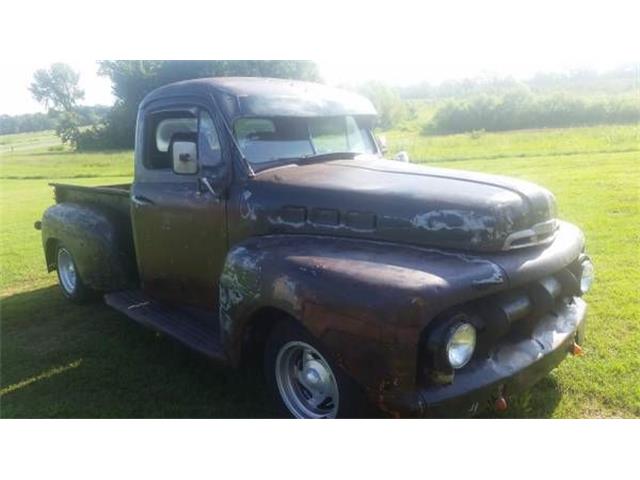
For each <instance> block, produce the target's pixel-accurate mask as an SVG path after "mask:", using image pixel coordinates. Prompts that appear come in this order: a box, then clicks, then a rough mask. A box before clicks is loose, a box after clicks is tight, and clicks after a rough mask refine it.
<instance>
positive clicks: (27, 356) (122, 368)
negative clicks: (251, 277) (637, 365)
mask: <svg viewBox="0 0 640 480" xmlns="http://www.w3.org/2000/svg"><path fill="white" fill-rule="evenodd" d="M1 314H2V315H1V322H2V323H1V333H2V335H1V339H0V341H1V353H0V355H1V357H0V365H1V368H2V371H1V374H2V375H1V382H2V383H1V384H0V417H2V418H13V417H17V418H48V417H62V418H271V417H274V416H275V411H274V409H273V407H272V406H271V404H270V402H269V398H268V396H267V393H266V390H265V388H264V385H263V383H262V381H261V377H260V375H259V372H251V373H248V372H238V371H235V370H232V369H228V368H224V367H221V366H219V365H216V364H215V363H213V362H211V361H209V360H207V359H205V358H204V357H201V356H199V355H197V354H195V353H192V352H190V351H189V350H188V349H187V348H185V347H183V346H181V345H179V344H177V343H176V342H174V341H172V340H171V339H169V338H165V337H163V336H160V335H158V334H156V333H155V332H153V331H150V330H148V329H145V328H144V327H141V326H139V325H137V324H135V323H134V322H132V321H131V320H129V319H127V318H126V317H124V316H122V315H120V314H118V313H116V312H114V311H112V310H111V309H110V308H108V307H106V306H105V305H103V304H102V303H100V302H97V303H93V304H89V305H82V306H77V305H72V304H70V303H69V302H67V301H66V300H65V299H64V298H63V297H62V295H61V294H60V292H59V291H58V288H57V287H55V286H51V287H46V288H41V289H38V290H33V291H30V292H26V293H19V294H15V295H12V296H9V297H6V298H3V299H2V311H1ZM559 399H560V390H559V388H558V385H557V383H556V382H555V380H554V379H553V377H546V378H545V379H543V380H542V381H541V382H540V383H539V384H538V385H536V386H535V387H534V389H532V390H531V391H530V392H526V393H523V394H520V395H519V396H517V397H515V398H513V401H512V402H511V408H510V409H509V410H508V411H507V412H506V413H504V414H495V413H493V412H491V411H485V412H483V413H481V414H480V415H479V416H481V417H513V418H545V417H549V416H550V415H551V414H552V413H553V411H554V409H555V407H556V405H557V403H558V401H559Z"/></svg>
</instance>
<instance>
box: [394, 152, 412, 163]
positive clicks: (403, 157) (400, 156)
mask: <svg viewBox="0 0 640 480" xmlns="http://www.w3.org/2000/svg"><path fill="white" fill-rule="evenodd" d="M393 159H394V160H395V161H397V162H403V163H409V154H408V153H407V152H405V151H404V150H403V151H401V152H398V153H396V154H395V155H394V157H393Z"/></svg>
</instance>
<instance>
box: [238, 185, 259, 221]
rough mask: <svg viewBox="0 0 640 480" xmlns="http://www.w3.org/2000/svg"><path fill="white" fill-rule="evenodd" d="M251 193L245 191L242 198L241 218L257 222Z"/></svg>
mask: <svg viewBox="0 0 640 480" xmlns="http://www.w3.org/2000/svg"><path fill="white" fill-rule="evenodd" d="M251 195H252V194H251V192H250V191H248V190H245V191H244V192H242V195H241V196H240V216H241V217H242V218H243V219H245V220H256V218H257V217H256V211H255V206H254V205H253V204H252V203H251V201H250V200H251Z"/></svg>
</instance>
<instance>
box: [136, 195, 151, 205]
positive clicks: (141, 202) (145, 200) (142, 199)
mask: <svg viewBox="0 0 640 480" xmlns="http://www.w3.org/2000/svg"><path fill="white" fill-rule="evenodd" d="M131 201H132V202H133V204H134V205H135V206H137V207H142V206H145V205H153V200H149V199H148V198H147V197H143V196H141V195H132V196H131Z"/></svg>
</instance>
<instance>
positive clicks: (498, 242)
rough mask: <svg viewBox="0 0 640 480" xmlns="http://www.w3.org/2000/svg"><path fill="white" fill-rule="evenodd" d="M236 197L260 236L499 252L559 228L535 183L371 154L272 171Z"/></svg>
mask: <svg viewBox="0 0 640 480" xmlns="http://www.w3.org/2000/svg"><path fill="white" fill-rule="evenodd" d="M238 196H239V197H238V208H239V216H240V217H241V220H242V219H244V220H245V221H246V220H250V221H251V223H252V224H253V225H254V228H252V230H253V229H257V231H256V232H254V233H262V234H264V233H306V234H331V235H336V236H348V237H359V238H368V239H373V240H384V241H393V242H402V243H410V244H414V245H424V246H443V247H450V248H461V249H466V250H477V251H497V250H503V249H506V248H508V247H509V245H511V246H512V247H514V248H515V247H518V246H526V245H529V244H536V243H543V242H544V241H549V240H550V239H551V238H552V236H553V233H552V232H553V230H554V229H555V200H554V197H553V195H552V194H551V193H550V192H549V191H547V190H545V189H543V188H541V187H539V186H537V185H535V184H532V183H529V182H525V181H521V180H516V179H512V178H506V177H501V176H494V175H485V174H479V173H475V172H465V171H462V170H450V169H442V168H431V167H424V166H419V165H415V164H407V163H401V162H396V161H390V160H383V159H378V158H376V157H370V156H368V157H365V156H362V157H357V158H355V159H345V160H334V161H327V162H321V163H313V164H309V165H300V166H298V165H290V166H285V167H280V168H274V169H270V170H266V171H264V172H261V173H259V174H258V175H256V177H254V178H253V179H252V180H251V181H249V182H248V183H247V184H245V185H244V187H243V190H242V191H241V192H238ZM532 227H533V228H532ZM541 227H542V228H541ZM247 233H249V232H247ZM505 242H507V243H506V244H505Z"/></svg>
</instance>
